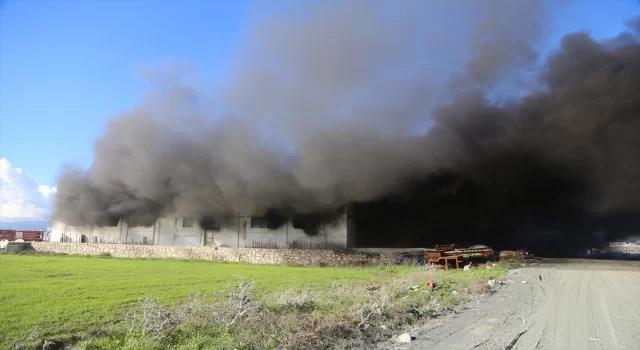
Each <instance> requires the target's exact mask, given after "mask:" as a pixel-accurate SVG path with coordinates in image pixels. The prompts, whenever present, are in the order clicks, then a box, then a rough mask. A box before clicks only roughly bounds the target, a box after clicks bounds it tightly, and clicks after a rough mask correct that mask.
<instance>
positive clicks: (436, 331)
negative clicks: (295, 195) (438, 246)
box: [387, 260, 640, 350]
mask: <svg viewBox="0 0 640 350" xmlns="http://www.w3.org/2000/svg"><path fill="white" fill-rule="evenodd" d="M509 278H510V279H511V280H512V281H513V283H512V284H505V285H503V286H499V288H498V291H497V292H496V293H494V294H493V295H491V296H488V297H484V298H478V299H477V300H474V301H472V302H471V303H469V304H468V305H466V306H465V307H463V308H461V310H459V312H458V313H457V314H452V315H450V316H447V317H443V318H441V319H437V320H433V321H430V322H429V324H428V325H427V326H425V327H424V328H422V329H419V330H416V331H415V332H414V333H413V334H412V335H413V336H415V337H416V339H415V340H414V341H413V342H411V343H409V344H402V345H401V344H398V343H396V344H395V345H393V346H392V347H391V348H393V349H407V350H417V349H429V350H438V349H442V350H451V349H464V350H467V349H491V350H496V349H519V350H521V349H550V350H565V349H566V350H573V349H576V350H590V349H603V350H610V349H611V350H613V349H617V350H622V349H629V350H639V349H640V262H638V261H595V260H564V261H561V260H548V261H545V262H544V263H542V264H541V265H540V266H538V267H526V268H523V269H518V270H514V271H512V272H511V274H510V275H509ZM522 281H526V282H527V283H522ZM387 344H388V345H391V343H387ZM387 348H389V347H387Z"/></svg>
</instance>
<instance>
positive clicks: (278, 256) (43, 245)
mask: <svg viewBox="0 0 640 350" xmlns="http://www.w3.org/2000/svg"><path fill="white" fill-rule="evenodd" d="M31 246H32V247H33V249H35V250H36V251H41V252H53V253H66V254H83V255H100V254H110V255H111V256H114V257H122V258H178V259H202V260H210V261H227V262H245V263H250V264H273V265H301V266H351V265H381V264H389V263H393V262H395V260H396V258H397V257H398V253H364V252H355V251H340V250H303V249H257V248H222V247H184V246H156V245H127V244H95V243H58V242H32V243H31Z"/></svg>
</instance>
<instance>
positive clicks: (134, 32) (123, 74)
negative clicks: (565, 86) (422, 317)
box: [0, 0, 640, 218]
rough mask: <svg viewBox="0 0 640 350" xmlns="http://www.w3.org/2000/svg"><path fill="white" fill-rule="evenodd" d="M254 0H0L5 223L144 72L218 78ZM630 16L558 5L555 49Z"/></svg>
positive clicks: (83, 155)
mask: <svg viewBox="0 0 640 350" xmlns="http://www.w3.org/2000/svg"><path fill="white" fill-rule="evenodd" d="M252 1H253V0H233V1H231V0H229V1H222V0H220V1H197V0H188V1H182V2H180V1H163V0H85V1H82V0H70V1H56V0H23V1H4V2H0V158H2V159H4V160H3V162H2V164H3V170H2V174H3V175H2V176H3V179H4V180H3V182H2V191H1V192H0V197H1V198H0V199H1V201H2V202H3V203H4V204H3V206H4V205H8V204H7V203H9V202H11V203H18V204H15V205H14V207H12V209H11V213H10V214H11V215H9V213H8V212H9V209H8V207H3V208H2V209H0V210H2V211H3V212H2V211H0V217H5V218H6V217H10V216H11V217H17V216H16V215H17V214H16V213H17V212H20V210H21V208H22V207H24V208H26V207H28V206H29V205H31V207H34V208H36V209H38V210H39V209H42V210H40V211H38V210H35V211H34V210H27V209H25V211H24V214H21V215H19V217H21V218H32V217H33V216H34V215H35V216H40V215H41V214H40V213H45V212H46V211H47V206H48V203H49V201H50V198H51V195H45V194H44V193H47V192H50V191H51V188H52V187H53V186H54V185H55V177H56V174H57V172H58V171H59V169H60V166H61V164H62V163H72V164H75V165H78V166H81V167H83V168H86V167H88V166H90V164H91V161H92V144H93V141H94V140H95V139H96V138H97V137H98V136H99V135H100V134H101V132H102V131H103V127H104V124H105V122H106V121H107V120H109V119H110V118H112V117H113V116H115V115H117V114H118V113H121V112H124V111H126V110H128V109H130V108H131V107H133V106H134V105H135V104H136V102H137V101H139V99H140V97H141V95H142V93H143V91H144V85H143V84H142V82H141V80H139V79H138V77H137V76H136V71H137V70H139V69H140V68H141V67H144V66H146V65H149V64H154V63H157V62H161V61H163V60H168V59H188V60H190V61H191V62H193V63H194V65H195V66H196V67H197V68H198V69H199V70H200V71H201V72H202V73H203V74H204V75H205V77H206V78H207V79H209V80H212V81H215V80H219V79H222V78H223V77H224V75H225V72H227V71H228V68H229V58H230V56H231V55H232V54H233V49H234V47H236V46H237V45H238V44H239V36H240V35H239V34H240V33H241V32H242V30H243V29H244V28H245V27H246V23H247V17H248V13H249V12H248V11H249V8H248V7H249V5H250V3H251V2H252ZM634 14H635V15H637V14H640V1H633V0H629V1H627V0H609V1H587V0H585V1H578V2H577V3H576V4H572V5H569V6H566V7H564V8H558V9H556V10H554V28H553V29H554V31H555V32H556V33H557V34H556V35H555V36H554V41H552V42H551V43H550V45H549V47H553V46H554V45H557V42H558V40H559V39H560V37H561V36H562V34H563V33H566V32H570V31H575V30H582V29H586V30H590V31H591V32H592V33H593V34H594V36H596V37H606V36H611V35H614V34H616V33H618V32H619V31H620V30H621V29H622V28H623V26H622V20H624V19H627V18H629V17H631V16H633V15H634ZM16 169H17V170H16ZM20 169H22V170H20ZM27 175H29V176H27ZM15 177H22V179H21V180H19V181H18V180H16V179H15ZM12 179H13V180H12ZM16 186H21V187H20V188H17V187H16ZM25 186H26V187H30V190H29V189H25V188H22V187H25ZM34 186H35V187H34ZM42 186H44V187H42ZM34 188H35V189H38V188H40V190H35V191H34V190H33V189H34ZM33 196H40V197H39V198H35V199H34V198H31V197H33ZM18 197H20V198H18ZM34 213H38V214H34Z"/></svg>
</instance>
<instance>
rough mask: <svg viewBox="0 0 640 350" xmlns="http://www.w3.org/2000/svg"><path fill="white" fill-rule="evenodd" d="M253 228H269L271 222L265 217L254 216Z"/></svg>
mask: <svg viewBox="0 0 640 350" xmlns="http://www.w3.org/2000/svg"><path fill="white" fill-rule="evenodd" d="M251 228H269V221H268V220H267V218H266V217H264V216H252V217H251Z"/></svg>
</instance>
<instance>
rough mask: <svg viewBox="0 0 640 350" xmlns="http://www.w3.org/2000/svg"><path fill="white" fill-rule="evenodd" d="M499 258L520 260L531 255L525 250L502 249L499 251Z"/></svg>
mask: <svg viewBox="0 0 640 350" xmlns="http://www.w3.org/2000/svg"><path fill="white" fill-rule="evenodd" d="M499 256H500V259H501V260H502V259H505V260H514V261H522V260H525V259H526V258H529V257H532V255H531V254H529V252H527V251H526V250H503V251H501V252H500V253H499Z"/></svg>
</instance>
